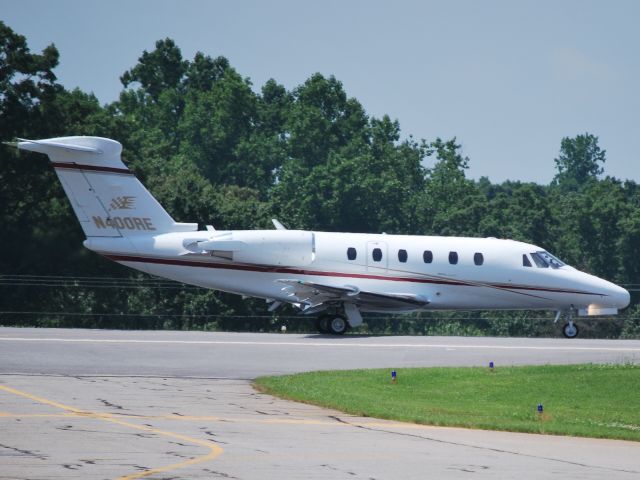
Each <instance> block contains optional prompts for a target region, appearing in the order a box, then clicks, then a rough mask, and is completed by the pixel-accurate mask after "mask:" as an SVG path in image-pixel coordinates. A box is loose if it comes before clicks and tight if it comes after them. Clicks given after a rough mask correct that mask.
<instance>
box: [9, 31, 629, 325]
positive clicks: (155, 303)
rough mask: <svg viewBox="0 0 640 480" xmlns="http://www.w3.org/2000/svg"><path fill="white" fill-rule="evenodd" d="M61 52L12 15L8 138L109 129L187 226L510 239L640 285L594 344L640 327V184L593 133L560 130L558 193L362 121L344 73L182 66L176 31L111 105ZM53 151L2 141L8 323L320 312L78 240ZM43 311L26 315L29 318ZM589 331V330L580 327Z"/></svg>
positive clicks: (526, 318)
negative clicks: (64, 76) (195, 281)
mask: <svg viewBox="0 0 640 480" xmlns="http://www.w3.org/2000/svg"><path fill="white" fill-rule="evenodd" d="M58 62H59V52H58V50H57V49H56V47H55V46H54V45H50V46H48V47H46V48H45V49H44V50H43V51H42V52H40V53H34V52H31V51H30V49H29V47H28V44H27V40H26V38H25V37H24V36H22V35H20V34H18V33H16V32H14V31H13V30H12V29H11V28H10V27H9V26H7V25H6V24H4V23H2V22H0V140H2V141H11V140H13V139H15V138H16V137H19V138H22V137H24V138H47V137H54V136H64V135H97V136H103V137H109V138H114V139H117V140H118V141H120V142H121V143H122V144H123V147H124V151H123V159H124V161H125V162H126V163H127V164H128V166H129V168H130V169H131V170H133V171H134V172H135V174H136V175H137V176H138V178H140V180H141V181H142V182H143V183H144V184H145V185H146V186H147V188H149V190H150V191H151V192H152V194H153V195H154V196H155V197H156V198H157V199H158V200H159V201H160V202H161V203H162V204H163V205H164V206H165V208H166V209H167V210H168V211H169V213H170V214H171V215H172V216H173V217H174V218H175V219H176V220H177V221H183V222H190V221H197V222H199V223H201V224H202V225H204V224H213V225H215V226H216V228H220V229H254V228H271V223H270V219H271V218H278V219H280V220H281V221H283V222H284V223H285V224H286V225H288V226H289V227H290V228H297V229H312V230H319V231H350V232H365V233H379V232H387V233H394V234H416V235H465V236H477V237H489V236H491V237H498V238H512V239H516V240H521V241H524V242H530V243H534V244H536V245H540V246H542V247H544V248H546V249H547V250H549V251H551V252H553V253H554V254H555V255H557V256H559V257H560V258H562V259H563V260H564V261H566V262H567V263H569V264H571V265H573V266H575V267H576V268H578V269H580V270H584V271H587V272H590V273H593V274H595V275H598V276H601V277H604V278H606V279H609V280H611V281H614V282H616V283H619V284H623V285H625V286H628V288H629V289H631V290H632V306H631V307H630V308H629V309H627V311H626V312H625V314H623V315H622V316H620V317H618V318H617V319H615V320H612V319H596V320H589V325H588V327H587V328H586V333H587V334H588V335H592V336H607V337H618V336H623V337H633V336H640V320H638V317H640V311H639V309H638V305H637V302H638V296H637V294H636V293H635V292H634V290H635V289H636V288H637V286H638V285H639V284H640V262H639V261H638V258H639V256H638V253H639V252H638V250H639V249H640V191H639V189H638V185H637V184H636V183H635V182H634V181H631V180H624V181H623V180H619V179H616V178H613V177H611V176H607V175H606V174H605V173H606V172H605V170H604V165H605V161H606V151H605V150H604V149H602V148H601V146H600V145H599V143H598V138H597V136H595V135H593V134H591V133H584V134H580V135H577V136H575V137H566V138H563V139H561V141H560V146H559V153H558V156H557V158H556V159H555V160H554V159H549V162H553V161H555V166H556V175H555V177H554V179H553V181H552V182H551V183H550V184H549V185H540V184H536V183H530V182H519V181H505V182H502V183H499V184H496V183H492V182H491V181H490V180H489V179H488V178H486V177H483V178H481V179H480V180H473V179H469V178H467V175H466V171H467V169H468V165H469V161H470V160H469V159H468V158H467V157H465V156H463V155H462V154H461V150H460V145H459V143H458V141H457V140H456V139H455V138H452V139H441V138H438V137H435V138H434V139H432V140H424V139H421V140H417V139H414V138H413V137H411V136H409V137H408V138H403V136H402V135H401V130H400V124H399V122H398V121H397V120H392V119H391V118H389V117H388V116H386V115H385V116H382V117H381V118H376V117H373V116H371V115H368V114H367V113H366V111H365V108H364V107H363V105H362V104H361V103H360V102H359V101H358V100H357V99H355V98H352V97H349V96H348V95H347V93H346V92H345V90H344V88H343V85H342V83H341V82H340V81H339V80H338V79H336V78H335V77H334V76H325V75H322V74H320V73H316V74H313V75H311V76H310V77H309V78H308V79H307V80H306V81H305V82H304V83H303V84H301V85H299V86H297V87H295V88H293V89H291V90H288V89H286V88H285V87H284V86H283V85H281V84H279V83H278V82H277V81H275V80H273V79H271V80H269V81H267V82H266V83H265V84H264V85H263V86H262V87H261V88H260V89H257V88H255V87H254V86H253V85H252V83H251V81H250V79H248V78H245V77H243V76H242V75H241V74H240V73H239V72H237V71H236V70H235V69H234V68H233V66H232V65H231V64H230V63H229V61H228V60H227V59H226V58H225V57H222V56H219V57H216V58H213V57H210V56H208V55H206V54H204V53H201V52H198V53H196V54H195V56H194V57H193V59H185V58H184V57H183V55H182V53H181V50H180V48H179V47H178V45H176V44H175V42H174V41H173V40H171V39H169V38H166V39H163V40H159V41H157V42H156V44H155V49H153V50H152V51H144V52H143V53H142V54H141V55H140V57H139V59H138V62H137V64H136V65H133V66H132V67H131V68H130V69H129V70H127V71H126V72H124V73H123V75H122V76H121V77H120V80H121V82H122V91H121V93H120V96H119V99H118V100H116V101H114V102H111V103H109V104H106V105H101V104H100V102H99V101H98V100H97V98H96V97H95V96H94V95H93V94H91V93H86V92H83V91H81V90H79V89H74V90H68V89H65V88H64V87H63V86H62V85H60V84H59V83H58V82H57V79H56V75H55V73H54V70H55V68H56V66H57V65H58ZM47 163H48V160H47V159H46V158H44V157H43V156H39V155H34V154H29V153H26V154H25V153H24V152H21V153H20V154H18V153H17V152H16V151H15V150H14V149H12V148H9V147H8V146H5V145H2V146H1V147H0V218H1V219H2V226H3V234H2V240H1V241H2V248H0V324H4V325H41V326H73V327H96V328H152V329H158V328H171V329H211V330H215V329H224V330H263V331H273V330H277V329H279V328H280V326H281V325H282V324H287V325H288V326H289V328H290V329H294V330H298V331H307V330H311V329H312V322H311V321H309V320H308V319H305V318H301V317H298V316H296V315H295V313H294V312H293V310H286V309H285V310H283V312H282V313H280V314H273V315H272V314H267V313H266V308H265V304H264V302H263V301H258V300H248V301H245V300H242V299H241V298H240V297H237V296H233V295H228V294H224V293H220V292H213V291H208V290H203V289H199V288H194V287H188V286H184V285H181V284H176V283H173V282H162V281H158V280H157V279H152V278H150V277H147V276H144V275H142V274H140V273H136V272H134V271H131V270H128V269H126V268H125V267H121V266H119V265H117V264H114V263H112V262H110V261H108V260H105V259H103V258H101V257H99V256H98V255H96V254H94V253H92V252H89V251H87V250H85V249H84V248H83V247H82V240H83V234H82V231H81V229H80V227H79V226H78V224H77V222H76V220H75V216H74V215H73V213H72V211H71V208H70V205H69V203H68V201H67V200H66V197H65V195H64V192H63V191H62V188H61V186H60V185H59V182H58V181H57V179H56V178H55V174H54V172H53V170H52V169H51V168H50V167H49V166H48V165H47ZM28 312H31V313H28ZM554 328H555V327H554V326H553V323H552V319H551V317H550V316H549V315H546V314H544V313H540V312H519V313H514V312H509V313H495V312H463V313H442V312H438V313H421V314H416V315H411V316H369V317H368V318H366V325H365V331H366V330H367V329H368V330H369V331H372V332H384V333H413V334H436V333H466V334H492V335H551V334H553V333H554ZM583 331H585V329H584V328H583Z"/></svg>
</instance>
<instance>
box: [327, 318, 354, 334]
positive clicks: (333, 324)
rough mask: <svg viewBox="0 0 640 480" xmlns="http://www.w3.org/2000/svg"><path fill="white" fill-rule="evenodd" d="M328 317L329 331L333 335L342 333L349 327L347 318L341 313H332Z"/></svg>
mask: <svg viewBox="0 0 640 480" xmlns="http://www.w3.org/2000/svg"><path fill="white" fill-rule="evenodd" d="M329 319H330V320H329V332H330V333H332V334H333V335H344V333H345V332H346V331H347V329H348V328H349V323H348V322H347V319H346V318H345V317H343V316H341V315H333V316H331V317H329Z"/></svg>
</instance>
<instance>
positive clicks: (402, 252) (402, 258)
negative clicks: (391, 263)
mask: <svg viewBox="0 0 640 480" xmlns="http://www.w3.org/2000/svg"><path fill="white" fill-rule="evenodd" d="M407 257H408V255H407V251H406V250H403V249H400V250H398V260H399V261H400V262H402V263H406V261H407Z"/></svg>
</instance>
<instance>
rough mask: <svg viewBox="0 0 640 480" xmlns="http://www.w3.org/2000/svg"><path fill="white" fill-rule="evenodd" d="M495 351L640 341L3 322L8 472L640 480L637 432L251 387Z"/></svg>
mask: <svg viewBox="0 0 640 480" xmlns="http://www.w3.org/2000/svg"><path fill="white" fill-rule="evenodd" d="M489 360H493V361H494V362H495V363H496V365H497V366H499V365H506V364H526V363H582V362H588V361H593V362H638V361H639V360H640V341H589V340H573V341H567V340H560V339H558V340H554V339H495V338H456V337H440V338H434V337H344V338H333V337H323V336H314V335H312V336H304V335H289V334H287V335H267V334H225V333H199V332H121V331H86V330H48V329H14V328H0V479H51V478H83V479H84V478H87V479H94V478H95V479H103V478H126V479H133V478H153V479H160V478H163V479H168V478H238V479H265V478H266V479H269V478H278V479H281V478H327V479H333V478H350V479H355V478H365V479H399V478H416V479H417V478H426V477H430V478H438V479H440V478H445V479H458V478H470V476H472V477H477V478H516V477H517V478H519V479H528V478H531V479H534V478H535V479H538V478H563V479H564V478H581V479H582V478H585V479H588V478H593V479H596V478H598V479H599V478H605V477H606V478H608V479H610V478H640V444H639V443H635V442H621V441H610V440H596V439H581V438H570V437H555V436H540V435H526V434H516V433H505V432H487V431H480V430H465V429H455V428H437V427H425V426H417V425H411V424H403V423H397V422H387V421H380V420H376V419H371V418H360V417H353V416H350V415H344V414H341V413H339V412H335V411H331V410H326V409H321V408H317V407H313V406H309V405H302V404H297V403H292V402H288V401H284V400H279V399H275V398H273V397H270V396H268V395H263V394H261V393H258V392H256V391H255V390H253V388H252V387H251V383H250V379H251V378H255V377H256V376H258V375H262V374H277V373H288V372H294V371H305V370H317V369H331V368H361V367H362V368H364V367H374V366H375V367H390V368H391V367H393V368H400V367H406V366H429V365H486V364H487V363H488V361H489ZM630 388H631V389H633V388H635V389H637V388H640V386H630ZM630 392H631V393H632V392H633V390H630Z"/></svg>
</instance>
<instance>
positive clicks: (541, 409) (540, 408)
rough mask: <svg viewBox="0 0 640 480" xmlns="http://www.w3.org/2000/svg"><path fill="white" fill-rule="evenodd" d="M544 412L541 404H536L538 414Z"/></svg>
mask: <svg viewBox="0 0 640 480" xmlns="http://www.w3.org/2000/svg"><path fill="white" fill-rule="evenodd" d="M543 411H544V408H543V407H542V404H541V403H539V404H538V413H542V412H543Z"/></svg>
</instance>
